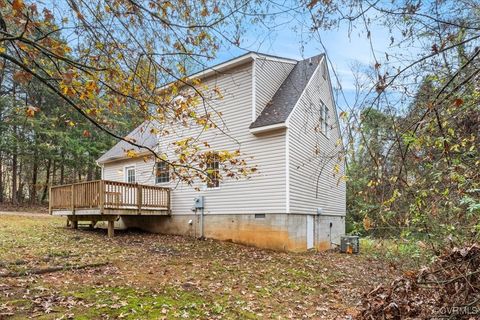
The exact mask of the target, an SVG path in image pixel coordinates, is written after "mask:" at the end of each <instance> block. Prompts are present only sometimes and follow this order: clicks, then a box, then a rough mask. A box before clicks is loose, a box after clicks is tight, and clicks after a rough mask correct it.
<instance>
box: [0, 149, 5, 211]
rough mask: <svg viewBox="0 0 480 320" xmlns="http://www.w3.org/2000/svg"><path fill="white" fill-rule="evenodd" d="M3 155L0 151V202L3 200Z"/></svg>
mask: <svg viewBox="0 0 480 320" xmlns="http://www.w3.org/2000/svg"><path fill="white" fill-rule="evenodd" d="M2 165H3V157H2V153H1V152H0V203H2V202H3V189H4V188H3V166H2Z"/></svg>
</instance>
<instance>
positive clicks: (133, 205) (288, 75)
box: [51, 52, 346, 251]
mask: <svg viewBox="0 0 480 320" xmlns="http://www.w3.org/2000/svg"><path fill="white" fill-rule="evenodd" d="M192 77H196V78H199V79H201V80H202V83H203V84H206V85H211V86H213V85H216V86H217V87H219V88H221V90H222V94H223V98H222V99H221V100H219V101H215V102H213V103H214V104H215V110H217V111H219V112H221V114H222V123H224V128H222V129H223V130H224V131H226V132H227V133H228V134H224V133H222V134H219V133H218V132H217V130H209V131H207V132H205V137H204V138H205V139H206V140H207V141H208V142H209V144H210V147H211V148H212V149H214V150H215V149H216V148H218V149H232V150H235V149H238V148H240V149H241V152H242V154H244V155H246V156H247V157H251V158H250V160H249V161H250V162H251V163H252V164H254V165H255V166H256V168H257V169H258V172H256V173H254V174H252V175H251V176H249V177H248V178H245V179H240V180H233V179H232V180H229V179H228V178H225V179H223V180H222V181H215V182H214V183H213V184H204V185H200V186H197V188H193V187H192V186H188V185H186V184H182V183H179V182H178V181H172V180H171V179H170V174H169V171H168V168H167V167H166V166H164V165H163V164H162V163H161V162H160V163H156V161H155V159H154V157H153V156H151V155H150V154H149V153H148V152H144V151H142V150H140V149H137V148H135V147H132V146H131V145H130V144H128V143H127V142H124V141H121V142H119V143H118V144H117V145H115V146H114V147H113V148H112V149H110V150H109V151H107V152H106V153H105V154H104V155H103V156H102V157H100V158H99V159H98V161H97V162H98V164H99V165H100V166H101V167H102V181H99V182H96V183H97V185H96V186H90V187H89V188H86V187H85V188H84V187H81V188H84V189H85V191H78V188H79V186H77V187H76V188H77V190H76V191H74V190H73V188H72V189H68V186H67V187H64V186H63V188H64V190H63V191H60V189H58V190H56V189H55V188H52V198H53V199H52V200H53V203H51V211H52V213H53V214H62V215H67V216H69V218H70V219H71V220H72V221H74V222H76V221H78V220H82V219H85V220H88V219H90V220H92V221H96V220H110V222H109V225H110V226H111V230H110V231H111V232H112V233H113V223H114V222H113V221H114V220H117V219H119V220H118V221H117V222H116V223H117V225H118V226H120V225H123V226H124V227H137V228H142V229H145V230H148V231H151V232H159V233H165V234H181V235H191V236H197V237H199V236H205V237H207V238H215V239H220V240H226V241H233V242H237V243H243V244H248V245H254V246H258V247H263V248H271V249H277V250H288V251H302V250H306V249H310V248H317V249H328V248H330V247H331V246H332V245H336V244H338V243H339V237H340V236H341V235H343V234H344V232H345V211H346V208H345V206H346V204H345V202H346V198H345V192H346V188H345V181H344V179H343V172H344V162H343V157H342V156H341V150H342V141H341V136H340V126H339V120H338V115H337V110H336V107H335V103H334V98H333V93H332V87H331V83H330V77H329V74H328V67H327V63H326V57H325V55H323V54H321V55H318V56H314V57H311V58H308V59H305V60H301V61H296V60H292V59H287V58H282V57H276V56H271V55H266V54H260V53H255V52H250V53H247V54H244V55H242V56H240V57H237V58H235V59H232V60H229V61H227V62H224V63H221V64H219V65H217V66H215V67H212V68H210V69H207V70H204V71H202V72H200V73H198V74H196V75H193V76H192ZM150 126H155V123H149V122H145V123H143V124H142V125H141V126H139V127H138V128H137V129H135V130H134V131H133V132H132V133H130V135H129V136H128V137H129V138H130V139H134V140H135V141H136V142H137V143H139V144H143V145H146V146H148V147H150V148H152V149H156V150H168V149H169V145H171V144H172V142H173V141H175V140H176V139H179V138H181V137H182V135H184V134H185V135H186V134H191V132H184V131H182V130H187V131H188V129H181V128H179V130H178V131H177V132H175V134H172V135H171V136H161V137H160V136H157V135H156V134H154V133H152V130H149V127H150ZM127 150H132V151H135V152H136V155H137V156H136V157H134V158H132V157H128V156H127V152H126V151H127ZM166 153H168V152H166ZM168 154H169V157H170V156H172V157H175V154H174V153H172V152H170V153H168ZM138 186H142V187H141V190H140V189H139V187H138ZM65 188H67V189H65ZM82 190H83V189H82ZM92 190H93V191H92ZM99 190H103V191H102V192H104V193H105V195H104V196H100V199H98V197H97V198H96V199H97V200H95V204H94V205H93V206H92V205H90V207H88V208H85V206H84V207H83V208H82V206H80V207H77V206H76V205H74V204H73V203H72V201H77V200H71V201H70V202H68V200H67V202H68V203H66V204H65V203H63V204H60V205H58V204H56V203H55V199H54V197H55V193H57V194H58V195H60V194H63V195H66V194H69V193H71V194H72V195H71V196H70V199H76V198H75V197H78V195H77V194H81V193H82V192H83V196H81V197H80V198H82V197H83V199H86V198H88V199H90V198H92V194H93V195H95V194H96V193H98V192H99ZM62 192H63V193H62ZM146 192H150V193H148V194H147V193H146ZM125 193H126V194H128V195H127V196H126V195H125ZM93 197H95V196H93ZM57 198H58V196H57ZM64 198H65V196H64ZM159 199H160V200H159ZM80 202H81V201H80ZM147 202H148V203H147ZM95 206H97V207H98V208H100V209H99V210H96V211H95V209H92V208H96V207H95ZM141 206H142V207H141ZM72 211H74V212H72ZM107 216H108V217H115V218H111V219H102V218H105V217H107Z"/></svg>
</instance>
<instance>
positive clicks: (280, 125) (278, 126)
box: [249, 122, 288, 134]
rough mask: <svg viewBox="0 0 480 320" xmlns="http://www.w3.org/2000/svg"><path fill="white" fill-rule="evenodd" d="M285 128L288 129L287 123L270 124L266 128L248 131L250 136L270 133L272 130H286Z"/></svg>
mask: <svg viewBox="0 0 480 320" xmlns="http://www.w3.org/2000/svg"><path fill="white" fill-rule="evenodd" d="M286 128H288V126H287V123H286V122H282V123H276V124H271V125H268V126H262V127H256V128H250V129H249V131H250V133H252V134H258V133H263V132H267V131H272V130H277V129H286Z"/></svg>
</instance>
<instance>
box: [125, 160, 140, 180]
mask: <svg viewBox="0 0 480 320" xmlns="http://www.w3.org/2000/svg"><path fill="white" fill-rule="evenodd" d="M129 170H133V177H134V180H135V181H133V182H129V181H128V171H129ZM123 180H124V181H125V182H126V183H137V166H136V165H135V164H133V165H127V166H124V167H123Z"/></svg>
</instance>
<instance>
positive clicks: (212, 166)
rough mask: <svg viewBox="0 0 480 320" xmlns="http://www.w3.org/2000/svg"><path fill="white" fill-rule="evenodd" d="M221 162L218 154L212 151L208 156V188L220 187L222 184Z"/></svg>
mask: <svg viewBox="0 0 480 320" xmlns="http://www.w3.org/2000/svg"><path fill="white" fill-rule="evenodd" d="M219 165H220V162H219V160H218V154H217V153H215V152H212V153H210V154H209V155H208V158H207V170H206V171H207V176H208V181H207V188H218V187H219V186H220V170H219Z"/></svg>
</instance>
